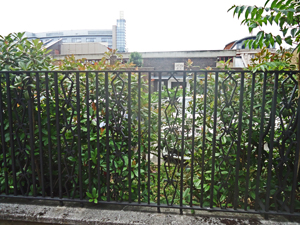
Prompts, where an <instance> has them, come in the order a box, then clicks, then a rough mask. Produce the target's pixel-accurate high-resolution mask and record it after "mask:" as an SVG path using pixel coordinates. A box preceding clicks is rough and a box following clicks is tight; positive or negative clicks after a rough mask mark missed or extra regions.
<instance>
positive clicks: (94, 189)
mask: <svg viewBox="0 0 300 225" xmlns="http://www.w3.org/2000/svg"><path fill="white" fill-rule="evenodd" d="M92 193H93V196H96V193H97V190H96V188H93V190H92Z"/></svg>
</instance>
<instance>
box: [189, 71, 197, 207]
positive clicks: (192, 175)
mask: <svg viewBox="0 0 300 225" xmlns="http://www.w3.org/2000/svg"><path fill="white" fill-rule="evenodd" d="M193 95H194V96H193V111H192V112H193V122H192V126H193V128H192V152H191V156H192V159H191V189H190V207H193V183H194V152H195V114H196V100H197V98H196V95H197V72H194V93H193Z"/></svg>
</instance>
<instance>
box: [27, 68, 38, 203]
mask: <svg viewBox="0 0 300 225" xmlns="http://www.w3.org/2000/svg"><path fill="white" fill-rule="evenodd" d="M27 76H29V77H30V78H29V81H28V84H31V80H32V78H31V74H30V72H28V73H27ZM27 91H28V95H29V99H28V118H29V140H30V141H29V142H30V143H29V145H30V158H31V170H32V187H33V196H34V197H36V177H35V156H34V150H35V148H34V130H33V129H34V127H33V113H34V111H33V100H34V98H33V95H32V93H31V86H27Z"/></svg>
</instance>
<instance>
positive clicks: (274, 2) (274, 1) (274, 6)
mask: <svg viewBox="0 0 300 225" xmlns="http://www.w3.org/2000/svg"><path fill="white" fill-rule="evenodd" d="M277 1H278V0H273V2H272V4H271V9H274V8H277Z"/></svg>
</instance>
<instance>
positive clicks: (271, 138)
mask: <svg viewBox="0 0 300 225" xmlns="http://www.w3.org/2000/svg"><path fill="white" fill-rule="evenodd" d="M277 91H278V72H275V79H274V93H273V100H272V109H271V134H270V149H269V161H268V178H267V189H266V204H265V210H266V212H268V211H269V208H270V194H271V193H270V189H271V176H272V164H273V163H272V162H273V147H274V132H275V131H274V130H275V116H276V104H277Z"/></svg>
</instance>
